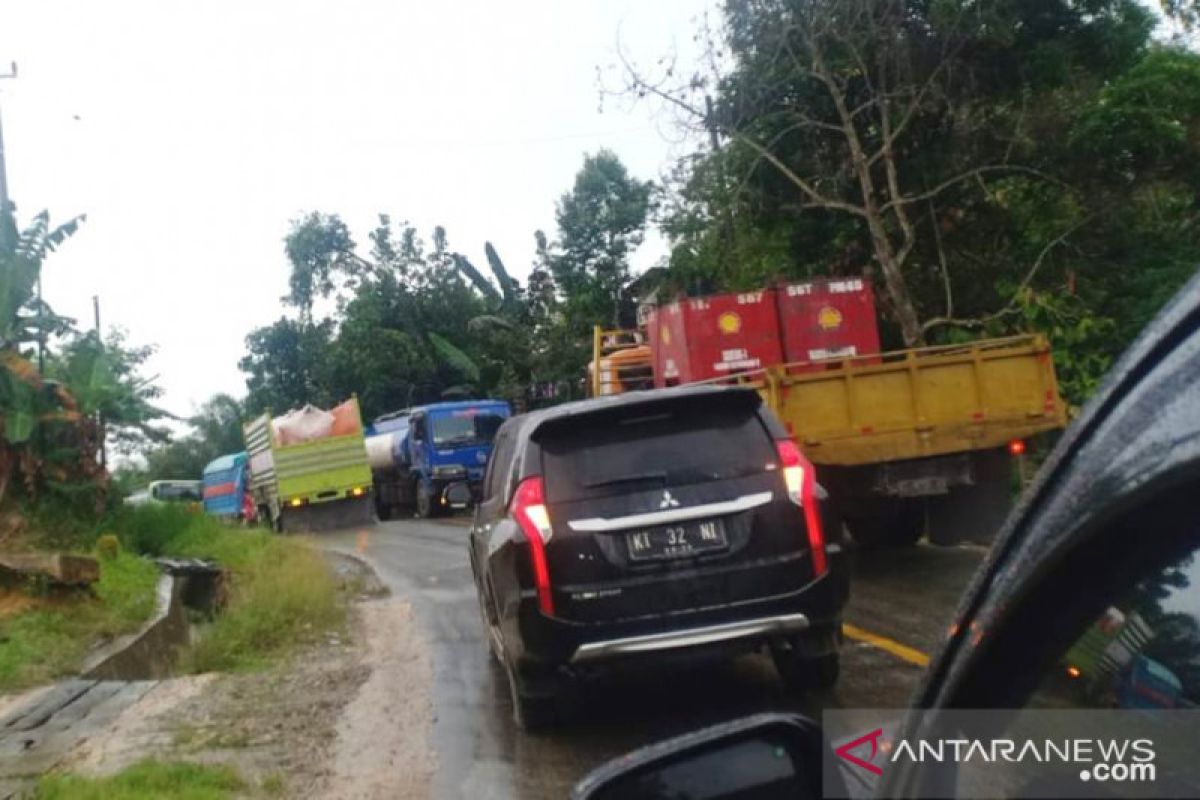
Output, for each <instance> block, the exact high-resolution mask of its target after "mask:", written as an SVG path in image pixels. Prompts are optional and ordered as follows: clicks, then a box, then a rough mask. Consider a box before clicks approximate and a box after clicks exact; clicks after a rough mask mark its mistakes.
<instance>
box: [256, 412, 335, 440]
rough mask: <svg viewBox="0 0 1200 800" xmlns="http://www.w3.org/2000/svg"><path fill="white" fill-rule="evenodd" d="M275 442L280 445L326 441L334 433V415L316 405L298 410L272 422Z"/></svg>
mask: <svg viewBox="0 0 1200 800" xmlns="http://www.w3.org/2000/svg"><path fill="white" fill-rule="evenodd" d="M271 428H272V430H273V431H274V432H275V441H277V442H278V443H279V444H280V445H288V444H300V443H301V442H311V441H313V440H314V439H324V438H326V437H327V436H329V435H330V434H331V433H332V432H333V414H330V413H329V412H328V411H325V410H324V409H321V408H317V407H316V406H314V405H305V406H304V407H303V408H297V409H294V410H292V411H289V412H288V413H286V414H284V415H283V416H282V417H276V418H275V419H273V420H271Z"/></svg>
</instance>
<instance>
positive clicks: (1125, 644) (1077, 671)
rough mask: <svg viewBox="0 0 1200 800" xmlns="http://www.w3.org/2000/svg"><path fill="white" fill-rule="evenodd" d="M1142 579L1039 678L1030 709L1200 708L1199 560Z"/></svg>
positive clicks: (1191, 556)
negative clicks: (1198, 704) (1199, 706)
mask: <svg viewBox="0 0 1200 800" xmlns="http://www.w3.org/2000/svg"><path fill="white" fill-rule="evenodd" d="M1196 555H1197V553H1196V551H1195V550H1193V551H1192V552H1191V553H1189V554H1188V555H1187V556H1186V557H1184V558H1181V559H1178V560H1176V561H1175V562H1173V563H1171V564H1170V565H1168V566H1167V567H1165V568H1164V569H1161V570H1157V571H1156V572H1154V573H1152V574H1150V575H1146V576H1145V577H1143V578H1142V580H1140V581H1139V582H1138V583H1137V584H1136V585H1135V586H1134V587H1133V588H1132V589H1130V590H1128V591H1126V592H1125V593H1124V594H1122V595H1121V596H1119V597H1113V598H1111V599H1110V601H1109V604H1108V606H1107V607H1106V608H1105V610H1104V611H1103V612H1102V613H1101V614H1100V615H1099V616H1098V617H1097V618H1096V619H1094V620H1093V621H1092V622H1091V624H1090V625H1088V627H1087V628H1086V630H1084V631H1083V633H1082V634H1081V635H1079V636H1078V638H1076V639H1075V640H1074V641H1073V642H1072V643H1070V645H1069V647H1067V648H1066V650H1065V652H1064V653H1063V655H1062V657H1061V658H1060V659H1059V660H1058V661H1057V662H1055V664H1054V665H1053V666H1052V667H1051V668H1049V669H1048V670H1047V672H1046V673H1045V674H1043V675H1042V677H1041V680H1040V681H1039V683H1038V687H1037V689H1036V690H1035V691H1034V693H1033V694H1032V696H1031V697H1030V698H1029V701H1028V703H1027V707H1030V708H1090V709H1099V708H1136V709H1150V708H1191V707H1194V706H1195V705H1196V704H1197V703H1200V559H1197V557H1196Z"/></svg>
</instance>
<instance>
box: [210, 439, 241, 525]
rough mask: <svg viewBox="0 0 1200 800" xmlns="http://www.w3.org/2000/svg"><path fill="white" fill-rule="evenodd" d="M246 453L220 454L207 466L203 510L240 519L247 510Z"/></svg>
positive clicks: (214, 514)
mask: <svg viewBox="0 0 1200 800" xmlns="http://www.w3.org/2000/svg"><path fill="white" fill-rule="evenodd" d="M246 466H247V460H246V454H245V453H244V452H242V453H230V454H229V455H225V456H221V457H220V458H217V459H215V460H213V461H212V462H210V463H209V465H208V466H206V467H205V468H204V475H203V483H204V513H205V514H212V515H213V516H218V517H227V518H234V519H241V518H242V516H243V515H244V514H245V513H246V508H245V498H246V480H247V471H246Z"/></svg>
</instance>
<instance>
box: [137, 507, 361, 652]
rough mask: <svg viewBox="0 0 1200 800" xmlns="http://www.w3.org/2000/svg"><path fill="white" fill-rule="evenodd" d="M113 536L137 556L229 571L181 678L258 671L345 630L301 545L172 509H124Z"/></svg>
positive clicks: (334, 600)
mask: <svg viewBox="0 0 1200 800" xmlns="http://www.w3.org/2000/svg"><path fill="white" fill-rule="evenodd" d="M115 529H116V530H117V531H118V535H120V536H121V537H122V538H123V540H125V541H127V542H128V543H129V544H130V546H134V547H137V548H138V549H140V550H142V551H143V552H149V553H155V554H161V555H171V556H179V557H193V558H211V559H213V560H215V561H216V562H217V563H218V564H220V565H221V566H222V567H224V568H225V569H227V570H229V571H230V574H231V581H230V583H231V585H230V587H229V594H228V599H227V603H226V605H225V608H224V609H223V610H222V611H221V613H219V614H218V615H217V616H216V618H215V619H214V620H213V622H212V623H211V624H209V625H207V626H205V627H204V628H203V629H202V630H201V632H200V637H199V640H198V641H197V642H195V643H194V644H193V645H192V647H191V648H190V649H189V650H188V651H187V652H185V653H184V654H183V656H182V658H181V661H180V670H181V671H185V672H210V671H215V670H225V671H232V670H245V669H255V668H258V667H262V666H265V665H266V664H268V663H270V661H271V660H273V659H274V658H276V657H278V656H281V655H283V654H285V653H287V652H289V651H290V650H291V649H292V648H294V647H295V646H297V645H300V644H303V643H305V642H308V641H312V640H313V639H315V638H317V637H318V636H320V635H321V634H323V633H325V632H326V631H328V630H331V629H335V628H340V627H341V626H342V625H343V623H344V622H345V619H346V604H345V602H344V599H343V595H342V593H341V592H339V588H338V583H337V580H336V579H335V578H334V576H333V574H332V571H331V570H330V569H329V567H328V565H327V564H326V563H325V560H324V559H323V558H322V557H321V555H320V554H319V553H317V552H316V551H315V550H314V549H313V548H311V547H310V546H308V545H307V543H305V542H304V541H303V540H300V539H289V538H282V537H280V536H277V535H275V534H273V533H270V532H269V531H266V530H264V529H262V528H241V527H233V526H230V525H226V524H224V523H221V522H219V521H218V520H216V519H214V518H213V517H210V516H205V515H203V514H195V513H192V512H189V511H187V510H186V509H184V508H181V507H179V506H172V505H160V506H141V507H138V508H133V509H125V510H123V513H122V514H120V515H118V519H117V520H116V523H115Z"/></svg>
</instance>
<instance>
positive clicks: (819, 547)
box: [775, 439, 828, 577]
mask: <svg viewBox="0 0 1200 800" xmlns="http://www.w3.org/2000/svg"><path fill="white" fill-rule="evenodd" d="M775 449H776V451H777V452H778V453H779V466H780V468H781V469H782V470H783V483H784V485H785V486H786V487H787V493H788V497H789V498H790V499H791V501H792V502H793V503H795V504H796V505H798V506H800V508H801V509H802V510H803V512H804V527H805V528H806V529H807V530H808V547H809V549H810V550H811V551H812V560H813V573H814V574H815V575H816V576H818V577H820V576H821V575H824V574H825V572H826V570H827V569H828V564H826V562H825V532H824V531H823V530H822V529H821V513H820V509H818V508H817V493H816V474H815V472H814V470H813V466H812V464H810V463H808V459H806V458H805V457H804V454H803V453H801V452H800V448H799V447H797V446H796V443H795V442H793V441H792V440H791V439H781V440H780V441H778V442H776V443H775Z"/></svg>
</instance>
